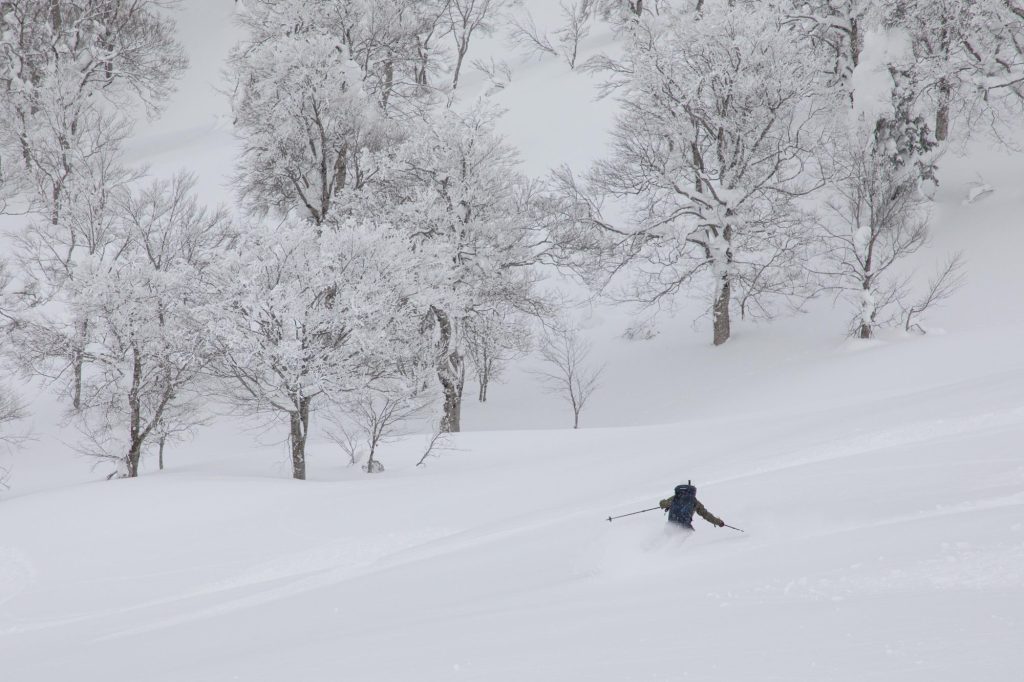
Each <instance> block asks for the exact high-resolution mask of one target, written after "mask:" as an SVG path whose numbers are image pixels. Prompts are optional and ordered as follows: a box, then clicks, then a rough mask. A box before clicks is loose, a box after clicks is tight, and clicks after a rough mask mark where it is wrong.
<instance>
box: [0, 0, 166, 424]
mask: <svg viewBox="0 0 1024 682" xmlns="http://www.w3.org/2000/svg"><path fill="white" fill-rule="evenodd" d="M173 4H174V3H173V2H169V1H165V0H50V1H48V2H39V1H38V0H10V1H7V2H3V3H0V177H3V179H4V180H5V184H13V185H14V186H15V187H16V188H17V189H18V202H17V204H18V205H19V206H27V210H28V211H30V212H32V213H34V214H35V215H37V216H38V217H39V221H38V222H37V224H36V225H35V228H36V229H34V230H32V234H30V235H28V236H27V238H26V241H25V243H24V244H23V246H24V247H26V248H25V249H23V251H22V253H21V254H20V256H21V257H20V260H21V262H22V264H26V265H28V267H29V270H30V271H31V272H30V273H29V277H30V278H32V279H34V281H36V282H37V283H42V282H45V284H46V286H45V287H41V288H40V292H39V293H40V297H41V300H43V301H48V300H53V299H55V298H59V296H60V292H61V289H62V287H63V286H64V284H65V283H66V282H68V281H70V278H71V276H72V274H73V270H74V267H75V263H76V262H77V259H78V257H79V254H81V253H83V252H84V251H86V250H88V248H90V247H89V246H86V247H83V246H82V245H83V244H85V243H91V244H92V245H95V239H91V236H90V235H88V234H83V232H82V231H83V229H86V230H88V227H87V226H86V227H83V226H84V225H86V224H87V223H89V219H88V217H83V214H84V213H88V212H89V211H91V210H93V209H94V208H95V205H96V203H97V201H96V200H95V198H94V196H93V193H94V192H95V191H96V188H97V183H99V184H101V185H103V186H104V187H107V186H109V185H110V183H113V184H117V182H118V181H117V180H114V178H113V176H114V175H115V174H116V173H115V171H114V170H113V166H114V165H115V164H116V158H117V156H118V149H119V146H120V144H121V142H122V141H123V139H124V137H125V136H126V135H127V134H128V132H129V131H130V126H129V125H128V123H127V119H126V118H125V117H123V116H120V115H117V114H113V113H109V112H110V111H111V110H116V109H121V110H125V111H128V110H131V109H133V108H138V107H141V108H143V109H144V110H146V111H147V112H148V113H151V114H152V113H155V112H156V111H157V109H158V107H159V106H160V104H161V103H162V101H163V100H164V99H165V98H166V97H167V95H168V93H169V92H170V90H171V87H172V84H173V80H174V78H175V77H176V76H177V75H178V74H179V73H180V72H181V71H182V70H183V69H184V67H185V65H186V61H185V58H184V53H183V52H182V49H181V47H180V46H179V45H178V44H177V43H176V42H175V39H174V25H173V22H172V20H171V19H170V18H169V17H168V16H167V14H166V12H165V10H166V9H168V8H170V7H172V6H173ZM8 178H10V179H12V181H13V182H11V183H7V182H6V180H7V179H8ZM104 191H105V190H104ZM100 201H102V199H101V200H100ZM88 204H91V206H89V205H88ZM42 221H46V222H48V223H49V225H47V226H43V225H41V224H40V223H41V222H42ZM74 324H75V325H77V327H78V334H77V335H78V338H79V341H78V343H77V345H76V346H75V347H73V348H71V349H70V350H71V356H72V357H71V361H72V362H73V364H74V374H75V376H76V382H77V384H76V387H75V389H74V390H73V391H72V394H73V402H74V404H75V406H76V407H77V406H78V405H79V402H80V378H81V373H82V366H81V357H82V344H83V343H84V339H85V336H86V334H87V329H86V327H87V322H86V321H85V320H77V321H75V322H74Z"/></svg>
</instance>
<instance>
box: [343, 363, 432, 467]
mask: <svg viewBox="0 0 1024 682" xmlns="http://www.w3.org/2000/svg"><path fill="white" fill-rule="evenodd" d="M417 369H421V370H422V369H429V368H425V367H419V368H417ZM426 379H427V378H426V377H425V376H423V375H422V373H421V372H418V371H417V372H408V373H407V374H406V375H405V376H402V375H401V374H400V373H397V372H396V373H393V374H392V375H391V376H388V377H384V378H380V379H377V380H375V381H374V382H373V384H372V385H370V386H367V387H365V388H363V389H359V390H355V391H352V392H351V393H349V394H347V395H345V396H343V397H342V399H341V401H340V402H339V403H338V404H337V405H336V406H335V409H333V410H329V411H328V412H327V415H326V418H327V420H328V421H329V422H330V424H331V427H330V428H328V430H327V433H328V436H329V437H330V438H331V440H333V441H334V442H335V443H336V444H338V446H339V447H341V449H342V450H343V451H344V452H345V453H346V454H347V455H348V457H349V460H350V462H351V463H352V464H356V463H358V462H359V461H360V460H362V458H363V457H364V456H365V458H366V461H365V462H364V463H363V465H362V468H363V471H365V472H367V473H370V474H376V473H380V472H382V471H384V465H383V463H382V462H381V461H380V458H379V454H380V448H381V446H383V445H385V444H387V443H389V442H391V441H392V440H393V439H394V438H396V437H398V436H401V435H404V429H405V428H407V427H408V426H409V425H410V424H412V423H414V422H416V421H418V420H420V419H422V418H423V417H425V416H426V415H427V414H429V413H430V412H431V406H432V405H433V404H434V403H435V401H436V395H435V393H434V392H433V391H430V390H425V389H424V388H423V387H424V385H425V383H426Z"/></svg>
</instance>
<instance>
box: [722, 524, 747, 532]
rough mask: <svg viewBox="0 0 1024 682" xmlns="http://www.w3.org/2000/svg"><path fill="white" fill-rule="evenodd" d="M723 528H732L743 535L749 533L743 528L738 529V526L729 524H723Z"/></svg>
mask: <svg viewBox="0 0 1024 682" xmlns="http://www.w3.org/2000/svg"><path fill="white" fill-rule="evenodd" d="M722 526H723V527H725V528H732V529H733V530H738V531H739V532H741V533H746V532H747V531H745V530H743V529H742V528H737V527H736V526H730V525H729V524H728V523H723V524H722Z"/></svg>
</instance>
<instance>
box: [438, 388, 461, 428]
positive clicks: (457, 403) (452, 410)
mask: <svg viewBox="0 0 1024 682" xmlns="http://www.w3.org/2000/svg"><path fill="white" fill-rule="evenodd" d="M441 387H442V388H443V389H444V417H442V418H441V430H442V431H443V432H445V433H458V432H459V431H460V430H461V429H462V400H461V399H460V398H459V390H458V387H457V386H456V383H455V382H454V381H451V380H447V381H446V380H445V379H441Z"/></svg>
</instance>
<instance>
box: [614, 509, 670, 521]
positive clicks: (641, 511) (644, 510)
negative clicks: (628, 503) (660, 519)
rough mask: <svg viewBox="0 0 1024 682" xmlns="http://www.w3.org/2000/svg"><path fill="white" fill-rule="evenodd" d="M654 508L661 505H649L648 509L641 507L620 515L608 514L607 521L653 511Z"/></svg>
mask: <svg viewBox="0 0 1024 682" xmlns="http://www.w3.org/2000/svg"><path fill="white" fill-rule="evenodd" d="M655 509H661V507H651V508H650V509H641V510H640V511H635V512H630V513H628V514H622V515H621V516H609V517H608V523H611V522H612V521H614V520H615V519H621V518H625V517H627V516H636V515H637V514H643V513H644V512H649V511H654V510H655Z"/></svg>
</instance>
